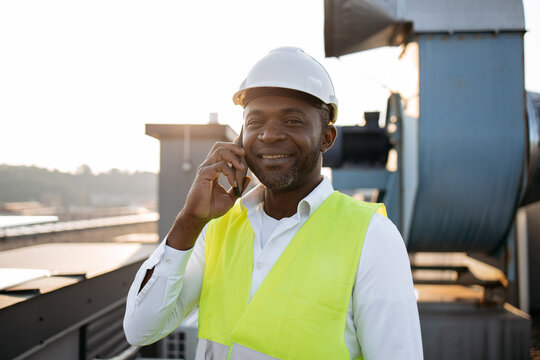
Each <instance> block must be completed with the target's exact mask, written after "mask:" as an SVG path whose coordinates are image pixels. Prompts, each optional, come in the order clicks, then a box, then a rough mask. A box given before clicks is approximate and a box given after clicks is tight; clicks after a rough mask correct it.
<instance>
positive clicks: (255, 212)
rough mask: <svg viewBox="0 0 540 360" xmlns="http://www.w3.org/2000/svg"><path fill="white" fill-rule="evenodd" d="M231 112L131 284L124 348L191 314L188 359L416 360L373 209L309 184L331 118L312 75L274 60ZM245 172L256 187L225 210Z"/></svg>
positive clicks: (394, 238) (324, 87)
mask: <svg viewBox="0 0 540 360" xmlns="http://www.w3.org/2000/svg"><path fill="white" fill-rule="evenodd" d="M233 101H234V102H235V104H238V105H241V106H243V107H244V125H243V131H242V135H241V136H242V138H241V139H239V141H237V142H235V143H217V144H215V146H214V147H213V148H212V150H211V151H210V153H209V154H208V156H207V158H206V160H205V161H204V162H203V164H201V166H199V168H198V171H197V176H196V178H195V180H194V182H193V185H192V187H191V189H190V192H189V194H188V196H187V199H186V202H185V205H184V208H183V209H182V210H181V211H180V212H179V214H178V216H177V218H176V220H175V223H174V225H173V226H172V228H171V230H170V232H169V234H168V235H167V238H166V239H165V241H164V242H163V243H162V244H161V245H160V246H159V247H158V248H157V249H156V251H155V252H154V253H153V254H152V255H151V256H150V258H149V259H148V260H147V261H146V262H145V263H144V264H143V265H142V267H141V269H140V270H139V272H138V273H137V275H136V278H135V281H134V282H133V285H132V287H131V289H130V292H129V295H128V301H127V309H126V314H125V318H124V329H125V332H126V336H127V339H128V341H129V342H130V343H132V344H138V345H146V344H150V343H153V342H155V341H157V340H159V339H161V338H163V337H164V336H166V335H167V334H168V333H170V332H171V331H173V330H174V329H175V328H176V327H177V326H178V325H179V323H180V321H181V320H182V319H183V318H184V317H185V316H186V315H187V314H189V313H190V312H191V311H192V310H193V309H194V308H195V307H196V306H197V305H198V306H199V343H198V349H197V357H196V358H197V359H362V358H363V359H421V358H422V343H421V336H420V325H419V320H418V310H417V306H416V299H415V295H414V290H413V284H412V277H411V272H410V266H409V261H408V257H407V252H406V249H405V246H404V243H403V240H402V238H401V236H400V234H399V232H398V231H397V229H396V228H395V226H394V225H393V224H392V223H391V221H390V220H388V219H387V218H386V216H385V215H386V212H385V209H384V205H382V204H372V203H365V202H360V201H357V200H354V199H352V198H350V197H348V196H346V195H343V194H341V193H339V192H336V191H334V190H333V188H332V185H331V184H330V182H329V180H328V179H327V178H324V177H323V176H322V175H321V166H322V154H323V153H324V152H325V151H327V150H328V149H329V148H330V147H331V146H332V144H333V142H334V140H335V137H336V129H335V127H334V126H333V123H334V122H335V120H336V117H337V99H336V97H335V94H334V88H333V85H332V82H331V80H330V77H329V76H328V73H327V72H326V70H325V69H324V68H323V67H322V66H321V65H320V64H319V63H318V62H317V61H316V60H314V59H313V58H312V57H310V56H309V55H307V54H305V53H304V52H303V51H302V50H301V49H298V48H290V47H286V48H279V49H275V50H273V51H271V52H270V53H269V54H268V55H267V56H266V57H264V58H263V59H261V60H260V61H259V62H258V63H257V64H256V65H255V66H254V67H253V68H252V69H251V71H250V72H249V74H248V77H247V78H246V80H244V82H243V83H242V84H241V86H240V90H239V91H238V92H237V93H236V94H235V95H234V97H233ZM239 144H242V146H241V145H239ZM248 167H249V169H251V170H252V172H253V173H254V174H255V175H256V176H257V178H258V179H259V180H260V182H261V185H259V186H257V187H256V188H254V189H253V190H251V191H250V192H249V193H247V194H246V195H245V196H243V197H242V198H240V199H238V198H237V197H236V196H235V192H234V190H233V188H234V187H241V188H242V189H245V187H246V186H247V184H248V183H249V178H248V177H245V178H244V179H242V177H243V175H240V177H238V174H244V172H245V171H246V170H247V168H248ZM221 174H223V175H225V176H226V177H227V179H228V181H229V183H230V185H231V186H232V187H233V188H231V189H229V190H226V189H225V188H223V187H222V186H221V185H220V184H219V182H218V179H219V176H220V175H221ZM242 183H243V184H242Z"/></svg>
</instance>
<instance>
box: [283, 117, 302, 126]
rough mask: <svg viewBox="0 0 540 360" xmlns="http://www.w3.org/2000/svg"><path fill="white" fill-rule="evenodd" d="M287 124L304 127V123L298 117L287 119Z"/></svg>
mask: <svg viewBox="0 0 540 360" xmlns="http://www.w3.org/2000/svg"><path fill="white" fill-rule="evenodd" d="M285 123H286V124H287V125H291V126H299V125H302V124H303V123H304V121H303V120H302V119H300V118H298V117H288V118H286V119H285Z"/></svg>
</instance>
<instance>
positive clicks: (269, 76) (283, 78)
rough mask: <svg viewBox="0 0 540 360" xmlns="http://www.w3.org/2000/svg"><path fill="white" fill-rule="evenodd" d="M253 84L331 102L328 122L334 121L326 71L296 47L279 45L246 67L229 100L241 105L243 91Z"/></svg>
mask: <svg viewBox="0 0 540 360" xmlns="http://www.w3.org/2000/svg"><path fill="white" fill-rule="evenodd" d="M253 88H283V89H291V90H296V91H301V92H304V93H307V94H309V95H312V96H314V97H316V98H317V99H319V100H321V101H322V102H323V103H325V104H328V105H330V106H332V108H333V111H332V112H331V114H332V118H331V119H330V124H333V123H334V122H335V121H336V118H337V104H338V101H337V98H336V95H335V92H334V85H332V80H331V79H330V75H328V73H327V72H326V70H325V69H324V67H323V66H322V65H321V64H320V63H319V62H318V61H317V60H315V59H314V58H312V57H311V56H309V55H308V54H306V53H305V52H304V51H303V50H302V49H300V48H297V47H280V48H277V49H274V50H272V51H270V52H269V53H268V55H266V56H265V57H263V58H262V59H261V60H259V61H258V62H257V63H256V64H255V66H253V68H252V69H251V70H250V72H249V74H248V76H247V78H246V79H245V80H244V81H243V82H242V84H241V85H240V89H239V90H238V91H237V92H236V93H235V94H234V96H233V102H234V103H235V104H236V105H242V106H245V103H244V99H245V97H246V93H247V91H248V90H250V89H253Z"/></svg>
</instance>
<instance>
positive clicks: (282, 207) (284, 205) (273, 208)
mask: <svg viewBox="0 0 540 360" xmlns="http://www.w3.org/2000/svg"><path fill="white" fill-rule="evenodd" d="M322 179H323V177H322V175H321V176H319V177H318V178H316V179H315V180H314V181H311V182H308V183H305V184H303V185H302V186H300V187H298V188H294V189H285V190H276V191H274V190H271V189H269V188H265V189H264V212H266V214H267V215H268V216H271V217H273V218H274V219H277V220H280V219H282V218H284V217H289V216H292V215H294V214H295V213H296V210H297V208H298V203H299V202H300V201H301V200H302V199H303V198H305V197H306V196H307V195H308V194H309V193H310V192H312V191H313V189H315V188H316V187H317V185H319V184H320V183H321V181H322Z"/></svg>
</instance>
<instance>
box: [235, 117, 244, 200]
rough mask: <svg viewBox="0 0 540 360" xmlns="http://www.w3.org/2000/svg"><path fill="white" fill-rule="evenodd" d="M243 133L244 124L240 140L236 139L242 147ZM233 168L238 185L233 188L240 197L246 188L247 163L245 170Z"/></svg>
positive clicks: (237, 143)
mask: <svg viewBox="0 0 540 360" xmlns="http://www.w3.org/2000/svg"><path fill="white" fill-rule="evenodd" d="M243 134H244V126H242V129H240V135H239V136H238V140H237V141H236V145H239V146H241V147H242V146H243V145H242V137H243ZM233 170H234V172H235V179H236V185H237V186H235V187H234V188H233V191H234V195H235V196H236V197H240V196H242V190H243V189H244V179H245V178H246V174H247V165H246V168H245V169H244V170H238V169H236V168H234V167H233Z"/></svg>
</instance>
